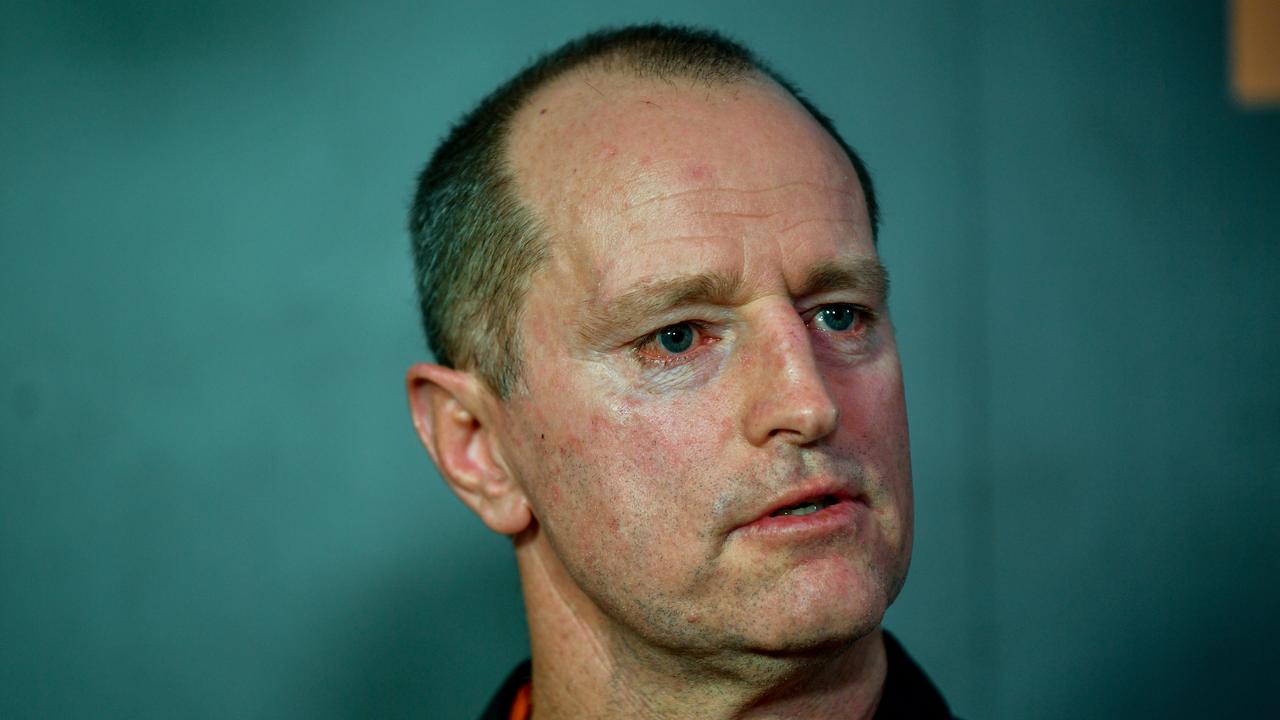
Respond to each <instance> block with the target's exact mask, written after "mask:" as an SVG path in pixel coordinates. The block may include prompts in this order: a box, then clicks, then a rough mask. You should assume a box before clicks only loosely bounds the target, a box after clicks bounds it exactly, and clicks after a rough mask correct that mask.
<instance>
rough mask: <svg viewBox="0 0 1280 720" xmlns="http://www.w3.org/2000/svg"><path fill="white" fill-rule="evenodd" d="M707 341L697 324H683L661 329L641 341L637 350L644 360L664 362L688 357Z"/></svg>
mask: <svg viewBox="0 0 1280 720" xmlns="http://www.w3.org/2000/svg"><path fill="white" fill-rule="evenodd" d="M706 339H707V336H706V334H705V333H704V332H703V331H702V328H701V327H699V326H698V325H697V324H695V323H692V322H682V323H676V324H674V325H668V326H666V327H664V328H659V329H658V330H657V331H655V332H654V333H653V334H652V335H650V336H649V337H647V338H645V339H644V340H643V341H641V343H640V345H639V346H638V348H637V349H638V350H639V351H640V355H641V356H642V357H643V358H644V359H646V360H650V361H655V360H656V361H659V362H662V361H668V360H675V359H678V358H681V357H683V356H685V355H687V354H688V353H689V351H691V350H693V349H695V348H697V346H698V345H700V344H702V342H703V341H705V340H706Z"/></svg>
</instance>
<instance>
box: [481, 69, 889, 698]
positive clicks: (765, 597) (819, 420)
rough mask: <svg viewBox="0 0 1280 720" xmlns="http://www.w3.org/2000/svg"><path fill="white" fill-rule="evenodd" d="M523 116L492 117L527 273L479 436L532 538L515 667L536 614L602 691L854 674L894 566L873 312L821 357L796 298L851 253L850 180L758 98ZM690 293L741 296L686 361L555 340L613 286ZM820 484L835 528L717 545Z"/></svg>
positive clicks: (589, 90) (623, 347) (817, 131)
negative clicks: (503, 133) (832, 498)
mask: <svg viewBox="0 0 1280 720" xmlns="http://www.w3.org/2000/svg"><path fill="white" fill-rule="evenodd" d="M637 103H642V104H643V105H645V109H646V111H645V112H643V113H637V112H636V111H635V108H636V107H637ZM535 107H537V108H549V109H550V110H551V111H550V112H544V111H542V110H539V111H537V112H533V111H526V112H525V113H524V114H523V116H520V117H518V118H517V122H516V125H515V132H514V134H513V140H512V147H511V153H510V159H511V163H512V166H513V167H514V169H515V174H516V177H517V179H518V186H519V192H520V193H521V195H522V197H523V198H524V200H525V201H526V202H527V203H528V204H529V205H530V206H531V207H532V208H533V209H534V210H535V212H536V213H537V214H538V216H539V217H540V218H541V219H542V220H543V221H544V222H545V225H546V227H547V230H548V233H549V234H550V236H551V237H552V243H551V251H552V253H551V255H552V256H551V259H550V260H549V261H548V262H547V264H546V265H545V266H544V267H543V268H541V269H539V270H538V271H537V272H536V273H535V274H534V276H533V277H532V279H531V286H530V290H529V292H528V294H527V296H526V299H525V307H524V310H523V314H522V317H521V333H522V337H523V349H524V353H525V358H524V365H523V379H524V383H523V386H522V388H521V389H520V390H519V391H517V393H515V395H514V396H513V397H512V398H511V399H510V400H509V401H507V402H506V403H505V404H504V405H503V412H504V413H505V416H504V418H503V422H502V423H500V427H499V432H500V435H501V441H502V455H503V457H504V460H505V463H506V465H507V466H508V468H509V469H510V471H511V472H512V473H513V474H514V475H515V476H516V478H517V480H518V482H519V484H520V486H521V488H522V490H523V492H524V493H525V495H526V497H527V501H528V504H529V506H530V507H531V509H532V512H533V516H534V518H535V520H534V525H533V526H532V527H531V528H530V530H529V531H527V532H526V533H525V534H524V535H523V536H522V537H521V538H520V539H519V540H518V550H517V556H518V560H519V562H520V566H521V572H522V576H523V577H524V582H525V587H526V595H527V602H528V603H529V605H530V626H531V632H532V633H533V635H534V644H535V658H536V657H537V656H538V653H539V648H540V647H547V646H549V645H554V643H555V642H557V641H556V640H549V639H546V638H545V637H543V636H542V635H540V632H539V629H538V627H537V626H538V624H539V623H540V622H543V621H542V620H540V618H542V617H547V618H571V620H568V619H566V620H564V621H563V625H562V626H560V627H561V630H558V631H557V633H558V634H556V637H558V638H561V640H562V641H563V642H576V643H578V644H579V645H580V646H581V645H586V646H587V647H588V648H596V651H598V652H601V653H604V654H605V655H607V656H608V657H604V658H600V662H602V663H605V664H606V665H608V666H609V667H612V668H614V670H615V680H616V679H617V678H619V677H624V676H625V673H623V670H628V671H634V672H638V670H637V668H638V667H639V666H641V665H646V664H647V666H648V667H649V668H650V669H653V668H658V667H660V666H662V664H663V663H664V662H667V661H670V662H671V663H673V664H674V666H681V667H685V668H689V667H696V668H697V669H698V671H699V672H703V671H705V672H707V673H711V674H712V675H714V674H716V673H721V674H726V675H727V676H732V677H735V678H738V679H739V680H740V681H742V682H746V683H751V682H756V681H758V682H760V683H765V682H771V681H776V680H778V679H779V678H782V677H783V676H784V675H785V673H786V672H787V671H788V668H791V669H794V667H798V666H796V665H787V664H786V663H787V662H789V660H788V659H787V658H790V657H793V656H794V658H795V659H796V660H795V662H809V661H812V659H813V658H820V659H821V660H822V661H823V662H825V663H827V664H840V663H844V664H845V665H846V666H847V665H853V664H858V663H866V662H872V661H871V660H868V657H869V656H868V655H867V653H873V652H874V651H875V650H878V649H879V647H880V646H879V645H878V640H879V638H878V635H876V632H877V628H878V626H879V622H880V620H881V617H882V616H883V614H884V611H885V609H886V608H887V607H888V605H889V603H891V602H892V601H893V599H894V597H895V596H896V595H897V593H898V591H899V589H900V588H901V586H902V583H903V581H904V579H905V577H906V571H907V565H908V562H909V559H910V552H911V531H912V501H911V470H910V458H909V451H908V441H907V424H906V412H905V407H904V400H903V390H902V379H901V370H900V366H899V361H898V355H897V348H896V344H895V342H894V338H893V328H892V324H891V322H890V320H889V316H888V310H887V308H884V307H876V308H874V309H875V310H876V312H877V314H878V320H877V321H876V323H875V324H874V326H873V327H872V329H871V330H870V331H869V332H870V333H871V336H870V339H869V340H868V341H867V342H866V344H865V345H864V346H859V348H858V350H857V352H853V351H844V350H839V349H832V346H831V345H830V342H831V341H830V340H829V339H828V338H827V337H826V336H823V335H821V334H820V333H819V332H818V331H817V330H815V328H814V327H813V326H812V324H811V323H808V322H807V321H806V320H805V319H804V318H802V316H801V313H800V310H801V309H802V308H800V307H798V303H802V302H806V301H807V300H806V299H804V298H798V297H796V295H795V293H796V292H797V288H799V287H800V286H801V284H802V282H803V279H804V278H805V276H806V273H807V272H809V270H810V269H811V268H813V267H814V266H815V265H817V264H819V263H821V262H823V261H828V260H832V259H840V258H859V257H861V258H865V257H871V258H874V257H875V256H876V250H875V247H874V245H873V242H872V237H871V228H870V226H869V220H868V217H867V212H866V206H865V202H864V199H863V196H862V191H861V188H860V187H859V185H858V182H857V179H856V176H855V174H854V171H853V168H852V167H851V166H850V165H849V163H848V160H847V159H846V158H844V156H843V155H842V153H841V151H840V149H839V148H838V146H837V145H836V143H835V142H834V141H833V140H832V139H831V138H830V137H829V136H827V135H826V134H825V133H824V132H823V131H822V130H821V128H820V127H819V126H817V124H816V123H814V122H813V120H812V119H811V118H809V117H808V116H807V115H806V114H805V113H804V111H803V110H802V109H801V108H800V107H799V105H798V104H797V103H795V101H794V100H793V99H791V98H790V97H788V96H786V95H785V93H784V92H782V91H781V90H780V89H779V88H777V86H775V85H772V84H771V83H768V82H767V81H763V80H759V81H757V80H750V81H747V82H744V83H741V84H738V85H735V86H733V87H731V88H711V89H709V90H708V89H707V88H703V87H700V86H699V87H697V88H690V87H688V84H687V83H683V82H681V83H671V84H669V83H660V82H653V81H642V80H634V79H628V78H621V77H614V78H609V77H603V78H601V77H592V82H591V85H590V86H586V85H585V84H584V83H581V82H575V81H573V79H572V78H570V79H568V80H565V81H561V82H557V83H554V84H553V85H552V86H551V87H550V88H547V89H544V90H543V91H542V92H541V93H540V94H539V95H538V98H537V104H536V106H535ZM659 108H660V109H659ZM704 271H716V272H721V273H725V274H734V275H737V276H740V277H741V278H742V290H743V292H742V296H741V297H739V298H736V299H735V301H734V302H733V303H731V304H730V305H729V306H727V307H723V308H717V309H715V312H716V313H721V314H722V316H723V317H722V319H721V320H718V323H719V325H718V327H721V328H722V330H723V332H721V335H720V336H718V337H717V339H716V341H715V342H714V343H709V344H708V345H707V346H705V348H702V349H701V350H702V352H701V353H700V355H698V356H697V359H696V360H692V361H689V362H687V363H685V364H684V365H682V366H680V367H678V368H672V369H663V370H655V369H654V368H653V367H649V366H645V365H644V364H643V363H641V362H640V361H638V359H637V355H636V352H635V348H634V346H633V344H628V343H629V341H631V340H635V339H637V338H640V337H641V336H643V335H644V334H645V333H648V332H652V331H655V330H657V329H658V328H659V327H661V325H662V321H659V320H655V323H656V324H655V325H654V326H651V327H637V328H619V330H618V332H619V337H620V338H621V340H619V339H617V338H600V339H598V340H596V339H592V338H583V337H580V335H579V333H577V332H575V329H576V327H577V325H576V320H577V319H579V318H582V317H583V316H584V315H587V314H591V313H595V312H600V311H602V310H603V309H605V307H606V305H607V302H608V298H610V297H614V296H616V295H617V294H618V293H619V292H621V291H623V290H625V289H627V288H629V287H631V286H632V285H633V284H634V283H635V282H637V281H640V280H646V279H652V278H663V277H667V276H670V275H680V274H688V273H697V272H704ZM836 299H837V300H838V301H841V302H850V301H855V300H856V301H857V302H859V303H863V304H874V303H878V302H879V299H878V298H867V297H854V298H847V297H845V296H841V297H839V298H836ZM700 312H702V310H699V311H697V312H693V313H692V318H693V319H702V318H700V317H699V313H700ZM717 317H721V316H720V315H718V316H717ZM822 477H839V478H843V479H844V480H845V481H846V482H848V483H850V485H851V486H856V487H857V488H858V489H859V491H860V492H861V493H862V495H863V497H864V498H865V499H866V501H867V507H865V508H863V509H862V510H860V511H859V514H857V515H856V516H855V517H856V522H853V523H851V524H850V526H849V527H848V528H846V529H844V530H843V531H841V532H839V533H832V534H831V535H829V536H825V537H823V538H821V539H820V540H819V541H813V542H804V543H795V544H786V543H782V544H778V543H762V542H759V541H757V540H756V539H755V538H753V537H751V536H748V535H745V534H743V533H740V532H737V531H736V528H738V527H739V526H740V525H742V524H745V523H747V522H749V521H750V520H752V519H754V517H756V516H757V515H758V513H760V512H761V511H762V510H763V509H764V508H766V507H767V506H768V505H769V503H771V502H772V501H774V500H775V499H776V498H777V497H779V496H780V495H782V494H785V493H786V492H788V491H789V490H791V489H792V488H794V487H796V486H797V485H799V484H801V483H805V482H808V481H811V480H813V479H814V478H822ZM548 568H549V569H548ZM546 622H548V623H550V622H552V621H550V620H548V621H546ZM564 628H571V629H564ZM550 634H551V633H548V635H550ZM584 635H585V636H590V637H591V638H594V640H598V641H599V645H592V644H591V643H589V642H587V641H586V640H584V637H583V636H584ZM866 638H874V639H875V641H876V642H875V643H867V642H863V640H864V639H866ZM594 640H593V642H594ZM868 648H873V650H869V649H868ZM855 649H856V651H857V653H860V656H859V657H857V658H854V657H852V655H853V654H854V651H855ZM578 652H580V653H586V652H590V650H583V649H581V648H579V650H578ZM879 652H880V653H881V654H882V650H879ZM864 656H866V657H864ZM535 668H536V665H535ZM535 672H536V670H535ZM547 684H548V685H551V684H552V683H550V682H548V683H547ZM537 687H538V682H537V676H535V692H537ZM877 687H878V686H877ZM672 692H675V691H674V690H673V691H672ZM647 702H652V703H657V702H658V701H657V700H653V699H652V698H651V699H650V700H649V701H647ZM550 704H551V703H550V701H548V705H550ZM708 716H710V715H708Z"/></svg>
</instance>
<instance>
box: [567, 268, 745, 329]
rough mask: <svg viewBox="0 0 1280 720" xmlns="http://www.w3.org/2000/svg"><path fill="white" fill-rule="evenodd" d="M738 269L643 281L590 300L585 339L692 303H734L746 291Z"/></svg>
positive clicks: (582, 326) (583, 314) (637, 323)
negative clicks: (612, 296)
mask: <svg viewBox="0 0 1280 720" xmlns="http://www.w3.org/2000/svg"><path fill="white" fill-rule="evenodd" d="M742 287H743V283H742V275H741V274H740V273H738V272H736V271H735V272H733V273H721V272H714V271H712V272H705V273H698V274H696V275H684V276H679V277H674V278H665V279H661V280H648V281H642V282H639V283H637V284H635V285H633V286H631V287H630V288H628V289H626V290H624V291H623V292H622V293H621V294H619V295H618V296H617V297H615V298H612V299H600V298H593V299H590V300H588V301H587V307H586V308H585V309H584V310H585V312H583V313H582V315H581V317H582V318H583V320H582V321H581V323H580V324H579V327H578V333H579V335H580V337H581V339H582V340H584V341H586V342H588V343H591V342H598V341H599V339H600V338H601V337H602V336H608V335H609V334H610V332H611V331H613V330H615V329H616V328H619V327H622V328H634V327H635V326H636V325H639V324H642V323H643V322H645V321H646V320H649V319H650V318H654V317H657V316H660V315H662V314H664V313H667V312H670V311H671V310H673V309H676V308H680V307H686V306H689V305H730V304H732V303H733V302H734V301H735V300H736V299H737V298H738V296H739V295H740V293H741V291H742Z"/></svg>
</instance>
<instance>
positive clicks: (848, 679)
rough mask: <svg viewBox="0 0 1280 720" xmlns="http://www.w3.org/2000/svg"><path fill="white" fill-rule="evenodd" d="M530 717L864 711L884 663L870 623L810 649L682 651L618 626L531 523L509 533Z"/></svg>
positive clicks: (862, 714) (873, 698) (844, 714)
mask: <svg viewBox="0 0 1280 720" xmlns="http://www.w3.org/2000/svg"><path fill="white" fill-rule="evenodd" d="M516 558H517V563H518V565H519V567H520V579H521V585H522V587H523V590H524V598H525V608H526V612H527V613H528V622H529V634H530V647H531V648H532V651H533V707H534V709H535V712H536V715H535V717H536V718H537V720H558V719H559V718H606V717H607V718H656V717H662V718H725V719H728V718H784V717H785V718H814V719H820V718H842V719H848V718H870V717H872V715H874V714H875V709H876V705H877V703H878V702H879V699H880V693H881V690H882V689H883V687H884V679H885V674H886V670H887V662H886V659H885V650H884V640H883V636H882V635H881V632H880V630H879V629H876V630H873V631H872V632H870V633H868V634H867V635H865V636H862V637H860V638H856V639H852V640H849V641H847V642H844V643H840V644H838V645H836V646H834V647H831V648H827V649H824V650H821V651H815V652H814V653H808V654H804V655H790V656H786V657H780V656H778V655H776V654H757V655H753V654H750V653H743V652H740V651H735V652H732V653H728V652H726V654H725V655H723V656H719V655H717V656H714V657H710V656H706V655H705V654H699V655H698V656H697V657H691V656H689V655H688V654H681V653H680V652H679V651H678V650H672V649H668V648H657V647H653V646H652V645H651V644H649V643H646V642H645V641H643V640H642V639H641V638H638V637H637V636H636V635H635V634H634V633H630V632H628V631H627V630H626V629H625V628H622V627H620V626H619V625H618V624H617V623H615V622H614V621H613V620H612V619H611V618H609V617H607V616H606V615H605V614H604V613H602V612H601V611H600V609H599V608H598V607H596V605H595V604H594V603H593V602H592V601H591V600H590V598H588V597H587V596H586V595H585V594H583V593H582V591H581V590H580V589H579V588H578V586H577V585H576V583H574V582H573V581H572V579H571V578H570V577H569V576H568V574H567V572H566V571H565V569H564V567H563V566H562V565H561V564H560V562H559V560H558V559H557V558H556V555H555V553H554V551H552V550H551V548H550V546H549V545H548V543H547V542H546V539H545V537H542V536H540V534H539V533H538V532H537V530H536V529H534V530H532V531H530V532H528V533H526V534H525V535H522V536H519V537H517V539H516Z"/></svg>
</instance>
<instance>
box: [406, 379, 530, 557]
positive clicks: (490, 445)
mask: <svg viewBox="0 0 1280 720" xmlns="http://www.w3.org/2000/svg"><path fill="white" fill-rule="evenodd" d="M405 386H406V388H407V390H408V392H409V410H410V412H412V413H413V425H414V427H415V428H417V430H418V437H419V438H421V440H422V444H423V446H424V447H426V449H427V452H428V453H429V454H430V455H431V459H432V460H434V461H435V463H436V467H437V468H439V469H440V474H441V475H442V476H443V477H444V480H445V482H446V483H448V484H449V489H451V490H453V492H454V494H456V495H457V496H458V497H459V498H461V499H462V502H464V503H466V504H467V507H469V508H471V510H472V511H473V512H475V514H476V515H479V516H480V519H481V520H483V521H484V524H485V525H488V526H489V527H490V528H491V529H492V530H494V531H495V532H499V533H502V534H504V535H515V534H516V533H519V532H521V531H522V530H524V529H525V528H526V527H528V526H529V523H530V521H531V520H532V518H533V514H532V513H531V512H530V510H529V503H528V500H527V499H526V497H525V494H524V490H523V489H522V488H521V487H520V485H519V484H518V483H517V482H515V479H514V478H513V477H511V473H510V472H509V471H508V470H507V468H506V466H505V464H504V463H503V462H502V459H501V452H500V447H499V446H498V444H497V442H498V439H497V434H496V433H495V426H494V421H495V420H496V419H497V415H498V409H499V403H500V401H499V400H498V398H497V397H496V396H495V395H494V394H493V391H491V390H490V389H489V387H488V385H487V384H485V383H484V382H482V381H480V380H479V379H478V378H476V377H475V376H474V375H472V374H471V373H468V372H463V371H460V370H454V369H453V368H447V367H444V366H441V365H432V364H429V363H419V364H417V365H414V366H412V367H410V368H409V372H408V373H407V374H406V377H405Z"/></svg>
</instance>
